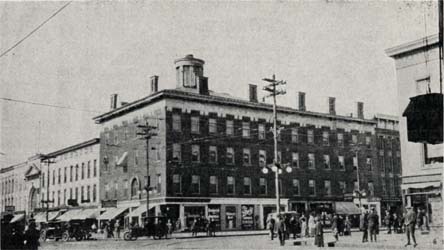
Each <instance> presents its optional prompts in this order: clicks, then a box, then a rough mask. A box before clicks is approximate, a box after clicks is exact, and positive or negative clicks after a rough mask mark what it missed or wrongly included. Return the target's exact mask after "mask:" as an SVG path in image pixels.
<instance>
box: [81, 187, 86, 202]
mask: <svg viewBox="0 0 444 250" xmlns="http://www.w3.org/2000/svg"><path fill="white" fill-rule="evenodd" d="M84 191H85V188H84V187H83V186H82V187H81V188H80V202H81V203H83V201H84V200H85V196H83V193H84Z"/></svg>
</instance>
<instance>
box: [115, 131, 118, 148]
mask: <svg viewBox="0 0 444 250" xmlns="http://www.w3.org/2000/svg"><path fill="white" fill-rule="evenodd" d="M118 144H119V131H117V130H116V131H114V145H118Z"/></svg>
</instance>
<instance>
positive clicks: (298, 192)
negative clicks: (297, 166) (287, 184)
mask: <svg viewBox="0 0 444 250" xmlns="http://www.w3.org/2000/svg"><path fill="white" fill-rule="evenodd" d="M293 195H301V190H300V185H299V180H298V179H293Z"/></svg>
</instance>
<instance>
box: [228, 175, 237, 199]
mask: <svg viewBox="0 0 444 250" xmlns="http://www.w3.org/2000/svg"><path fill="white" fill-rule="evenodd" d="M234 185H235V181H234V177H233V176H227V194H231V195H232V194H234V192H235V186H234Z"/></svg>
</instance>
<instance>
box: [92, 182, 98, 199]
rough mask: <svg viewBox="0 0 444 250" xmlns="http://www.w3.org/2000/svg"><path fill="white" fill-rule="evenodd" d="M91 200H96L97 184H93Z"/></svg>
mask: <svg viewBox="0 0 444 250" xmlns="http://www.w3.org/2000/svg"><path fill="white" fill-rule="evenodd" d="M92 191H93V202H96V200H97V186H96V184H94V185H93V190H92Z"/></svg>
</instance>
